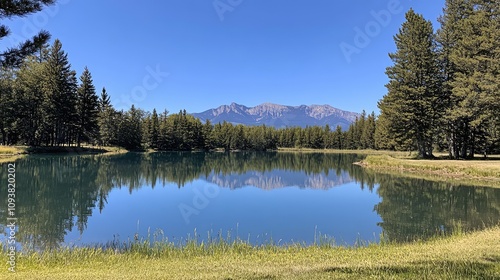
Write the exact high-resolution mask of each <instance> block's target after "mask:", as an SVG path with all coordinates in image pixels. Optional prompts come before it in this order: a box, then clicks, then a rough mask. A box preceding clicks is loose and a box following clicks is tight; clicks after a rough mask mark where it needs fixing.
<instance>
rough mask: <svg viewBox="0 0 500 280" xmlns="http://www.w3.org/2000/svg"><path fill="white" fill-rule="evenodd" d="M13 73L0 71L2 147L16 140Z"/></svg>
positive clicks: (5, 70)
mask: <svg viewBox="0 0 500 280" xmlns="http://www.w3.org/2000/svg"><path fill="white" fill-rule="evenodd" d="M13 80H14V73H13V71H11V70H10V71H9V70H8V69H5V68H4V69H2V70H1V71H0V133H1V135H0V137H1V140H2V142H1V143H2V145H9V144H14V143H15V140H16V136H15V131H14V122H15V120H16V110H15V108H14V104H15V94H14V88H13Z"/></svg>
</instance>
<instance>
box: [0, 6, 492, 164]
mask: <svg viewBox="0 0 500 280" xmlns="http://www.w3.org/2000/svg"><path fill="white" fill-rule="evenodd" d="M11 2H12V1H11ZM27 2H30V3H31V4H30V5H31V6H29V5H28V6H29V7H26V9H16V8H11V10H9V8H2V9H4V12H3V13H2V15H3V17H7V18H12V17H14V16H23V15H25V14H29V13H31V12H36V11H38V10H40V9H41V8H42V4H52V3H53V2H54V1H27ZM37 5H38V6H37ZM14 6H15V5H13V6H12V7H14ZM499 6H500V2H498V1H497V0H494V1H491V0H489V1H488V0H475V1H468V0H447V1H446V6H445V8H444V14H443V16H442V17H441V18H440V19H439V22H440V24H441V27H440V29H438V30H437V31H434V28H433V26H432V24H431V22H430V21H428V20H426V19H424V18H423V16H421V15H419V14H417V13H415V12H414V11H413V10H411V9H410V11H408V12H407V14H406V22H405V23H404V24H403V25H402V27H401V28H400V30H399V33H398V34H396V36H395V37H394V40H395V43H396V47H397V50H396V52H395V53H391V54H389V56H390V58H391V59H392V61H393V65H392V66H390V67H388V68H387V71H386V74H387V76H388V78H389V83H388V84H387V85H386V87H387V90H388V92H387V94H386V95H385V96H384V97H383V98H382V99H381V100H380V102H379V104H378V106H379V108H380V115H379V116H375V114H374V113H371V114H369V115H367V114H366V113H365V112H363V113H362V114H361V117H359V118H358V119H357V120H356V121H355V122H354V123H353V124H352V125H351V126H350V128H349V129H348V130H347V131H342V129H341V128H340V127H335V128H332V127H329V126H326V127H306V128H300V127H288V128H284V129H275V128H273V127H266V126H253V127H252V126H243V125H234V124H231V123H226V122H225V123H217V124H212V123H210V122H208V121H207V122H205V123H202V122H201V121H200V120H198V119H196V118H194V117H193V116H191V115H189V114H188V113H186V111H181V112H179V113H177V114H168V111H166V110H164V111H163V112H160V113H158V112H157V111H156V110H153V111H152V112H147V111H144V110H141V109H139V108H136V107H135V106H132V107H131V108H130V109H129V110H127V111H124V110H121V111H118V110H116V109H115V108H113V106H112V103H111V100H110V95H108V93H107V92H106V89H104V88H103V89H102V91H101V92H100V94H97V92H96V89H95V87H94V85H93V81H92V75H91V72H90V71H89V69H87V68H85V69H83V72H82V74H81V76H80V77H79V81H78V79H77V74H76V71H74V70H73V69H72V68H71V64H70V63H69V61H68V55H67V53H66V52H65V51H64V50H63V48H62V43H61V42H60V41H59V40H55V41H54V43H53V44H52V45H48V40H49V34H48V33H47V32H44V31H42V32H41V33H40V34H39V35H37V36H36V37H35V38H33V39H32V40H31V41H27V42H26V43H25V44H22V45H21V46H19V47H18V48H17V49H9V50H7V51H6V52H4V53H3V54H1V55H0V57H1V60H0V63H1V73H0V143H1V144H3V145H29V146H80V145H81V144H82V143H85V144H91V145H100V146H107V145H113V146H120V147H124V148H126V149H136V150H141V149H154V150H167V151H168V150H178V151H189V150H211V149H216V148H220V149H224V150H272V149H276V148H277V147H294V148H297V147H298V148H314V149H325V148H331V149H386V150H405V151H408V150H417V151H418V155H419V156H420V157H422V158H432V157H433V152H434V151H448V153H449V155H450V157H451V158H455V159H459V158H470V157H473V156H474V155H475V154H477V153H481V154H483V153H484V154H487V153H488V154H491V153H500V114H499V112H500V73H499V72H500V17H499ZM6 7H7V6H6ZM9 7H10V6H9ZM2 30H4V31H5V32H2V34H0V36H1V37H0V39H1V38H3V37H5V36H7V35H8V29H7V27H5V26H2Z"/></svg>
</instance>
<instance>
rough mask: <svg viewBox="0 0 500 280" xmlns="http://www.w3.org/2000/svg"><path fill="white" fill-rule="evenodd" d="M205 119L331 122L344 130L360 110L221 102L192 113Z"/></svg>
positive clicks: (302, 124) (302, 123)
mask: <svg viewBox="0 0 500 280" xmlns="http://www.w3.org/2000/svg"><path fill="white" fill-rule="evenodd" d="M192 115H193V116H194V117H196V118H199V119H200V120H201V121H202V122H205V121H206V120H210V122H212V123H214V124H215V123H219V122H224V121H226V122H229V123H233V124H243V125H263V124H264V125H267V126H272V127H276V128H285V127H294V126H299V127H306V126H325V125H327V124H328V125H330V127H331V128H332V129H335V128H336V127H337V126H338V125H340V126H341V127H342V129H343V130H346V129H348V128H349V125H350V124H351V123H353V122H354V121H355V120H356V117H358V116H359V114H358V113H353V112H348V111H343V110H340V109H337V108H334V107H332V106H330V105H310V106H306V105H300V106H285V105H278V104H272V103H264V104H261V105H258V106H255V107H246V106H244V105H240V104H237V103H231V105H222V106H219V107H217V108H214V109H209V110H207V111H204V112H201V113H194V114H192Z"/></svg>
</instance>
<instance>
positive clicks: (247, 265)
mask: <svg viewBox="0 0 500 280" xmlns="http://www.w3.org/2000/svg"><path fill="white" fill-rule="evenodd" d="M499 236H500V228H499V227H497V228H494V229H487V230H484V231H481V232H477V233H472V234H460V233H458V234H455V235H453V236H451V237H447V238H442V239H435V240H431V241H428V242H423V243H413V244H404V245H398V244H382V245H376V244H373V245H369V246H368V247H361V248H342V247H329V246H311V247H302V246H300V245H296V246H294V245H292V246H290V247H277V246H264V247H252V246H249V245H245V244H238V243H235V244H225V245H224V244H219V245H217V246H215V247H210V246H208V245H206V244H204V245H201V244H198V245H192V246H187V247H184V248H174V247H165V248H163V249H160V250H156V249H148V248H149V247H148V248H145V247H143V250H131V251H129V252H125V253H115V252H114V251H112V250H111V251H103V250H101V249H75V250H59V251H54V252H49V253H44V254H31V255H22V256H20V257H19V260H18V267H17V273H16V275H15V276H16V277H15V279H55V280H57V279H500V238H498V237H499ZM139 249H140V248H139ZM3 257H6V256H3ZM4 276H5V277H8V275H7V273H5V274H4ZM13 279H14V278H13Z"/></svg>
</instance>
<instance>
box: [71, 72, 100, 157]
mask: <svg viewBox="0 0 500 280" xmlns="http://www.w3.org/2000/svg"><path fill="white" fill-rule="evenodd" d="M80 82H81V84H80V86H79V87H78V90H77V94H78V99H77V104H76V112H77V116H78V123H77V144H78V147H80V144H81V142H82V141H89V140H95V139H96V138H97V135H98V128H99V126H98V115H99V97H98V96H97V94H96V91H95V87H94V84H93V81H92V74H91V73H90V71H89V69H88V68H87V67H85V69H84V70H83V73H82V76H81V77H80Z"/></svg>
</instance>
